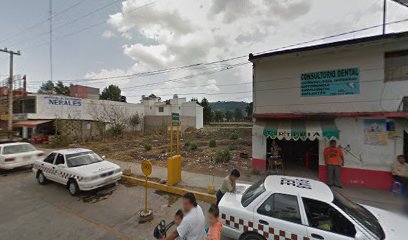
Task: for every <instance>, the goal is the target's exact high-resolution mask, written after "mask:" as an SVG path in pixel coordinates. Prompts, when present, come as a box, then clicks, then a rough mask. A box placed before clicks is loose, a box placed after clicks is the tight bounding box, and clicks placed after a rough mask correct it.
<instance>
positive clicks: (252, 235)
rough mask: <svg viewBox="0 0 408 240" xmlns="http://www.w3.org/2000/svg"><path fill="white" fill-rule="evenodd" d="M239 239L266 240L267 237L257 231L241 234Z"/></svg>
mask: <svg viewBox="0 0 408 240" xmlns="http://www.w3.org/2000/svg"><path fill="white" fill-rule="evenodd" d="M239 240H265V238H264V237H262V236H261V235H259V234H256V233H248V234H245V235H243V236H241V237H240V238H239Z"/></svg>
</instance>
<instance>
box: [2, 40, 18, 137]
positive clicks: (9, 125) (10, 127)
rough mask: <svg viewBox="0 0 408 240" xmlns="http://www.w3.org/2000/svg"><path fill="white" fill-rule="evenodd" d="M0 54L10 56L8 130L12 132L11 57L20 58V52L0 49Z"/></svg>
mask: <svg viewBox="0 0 408 240" xmlns="http://www.w3.org/2000/svg"><path fill="white" fill-rule="evenodd" d="M0 52H5V53H8V54H10V76H9V80H8V101H9V102H8V130H9V131H13V81H14V78H13V57H14V55H17V56H20V51H17V52H14V51H11V50H8V49H7V48H5V49H0Z"/></svg>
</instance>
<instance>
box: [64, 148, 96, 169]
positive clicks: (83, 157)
mask: <svg viewBox="0 0 408 240" xmlns="http://www.w3.org/2000/svg"><path fill="white" fill-rule="evenodd" d="M66 158H67V165H68V167H79V166H83V165H89V164H93V163H97V162H101V161H103V159H102V158H101V157H99V155H98V154H96V153H94V152H92V151H88V152H81V153H74V154H67V155H66Z"/></svg>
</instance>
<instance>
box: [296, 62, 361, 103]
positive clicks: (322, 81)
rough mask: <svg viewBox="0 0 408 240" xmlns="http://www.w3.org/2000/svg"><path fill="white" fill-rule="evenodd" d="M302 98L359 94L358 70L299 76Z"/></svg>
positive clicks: (348, 69)
mask: <svg viewBox="0 0 408 240" xmlns="http://www.w3.org/2000/svg"><path fill="white" fill-rule="evenodd" d="M300 82H301V84H300V85H301V86H300V95H301V96H302V97H316V96H338V95H354V94H359V93H360V69H359V68H344V69H336V70H327V71H320V72H310V73H302V74H301V75H300Z"/></svg>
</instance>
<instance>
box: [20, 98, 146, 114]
mask: <svg viewBox="0 0 408 240" xmlns="http://www.w3.org/2000/svg"><path fill="white" fill-rule="evenodd" d="M113 109H114V110H113ZM112 111H114V113H120V114H123V115H124V117H129V116H131V115H134V114H136V113H138V114H139V116H140V117H141V118H143V116H144V106H143V104H133V103H123V102H114V101H106V100H93V99H81V98H73V97H65V96H56V95H36V113H35V114H28V118H29V119H56V118H59V119H81V120H96V119H95V118H96V117H97V116H100V115H101V113H105V112H107V113H111V112H112Z"/></svg>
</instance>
